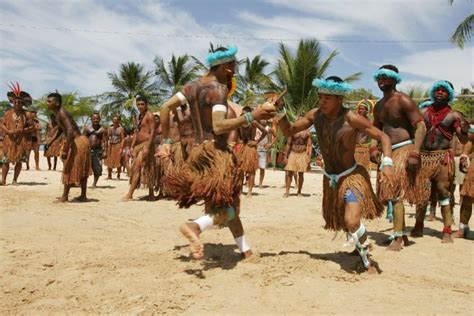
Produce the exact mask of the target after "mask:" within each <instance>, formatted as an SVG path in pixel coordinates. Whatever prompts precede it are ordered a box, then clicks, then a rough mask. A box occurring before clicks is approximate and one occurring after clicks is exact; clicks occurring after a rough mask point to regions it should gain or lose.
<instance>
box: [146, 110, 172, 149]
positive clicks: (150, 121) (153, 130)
mask: <svg viewBox="0 0 474 316" xmlns="http://www.w3.org/2000/svg"><path fill="white" fill-rule="evenodd" d="M146 116H147V117H146V119H147V121H148V131H149V132H150V136H149V137H148V153H150V150H151V148H152V146H153V145H154V140H155V134H156V128H155V117H154V116H153V114H151V112H148V113H147V114H146ZM168 121H169V119H168ZM145 154H146V152H145Z"/></svg>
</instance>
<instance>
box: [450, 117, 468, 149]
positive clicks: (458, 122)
mask: <svg viewBox="0 0 474 316" xmlns="http://www.w3.org/2000/svg"><path fill="white" fill-rule="evenodd" d="M453 115H454V118H455V121H454V129H455V130H456V135H457V136H458V139H459V142H460V143H461V144H466V143H467V141H468V136H467V133H468V131H469V122H468V121H467V120H466V119H465V118H464V117H463V116H462V115H461V113H459V112H457V111H454V113H453Z"/></svg>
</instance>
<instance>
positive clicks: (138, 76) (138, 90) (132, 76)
mask: <svg viewBox="0 0 474 316" xmlns="http://www.w3.org/2000/svg"><path fill="white" fill-rule="evenodd" d="M108 76H109V78H110V80H111V83H112V86H113V87H114V88H115V91H112V92H106V93H104V94H102V95H100V96H98V100H99V103H100V104H101V105H100V113H101V115H102V116H103V117H107V118H109V117H110V116H113V115H115V114H118V115H122V116H125V118H127V117H128V119H130V118H131V117H133V116H136V115H137V109H136V107H135V102H134V101H135V97H136V96H137V95H143V96H145V97H147V98H148V101H149V103H150V104H158V103H159V101H160V92H159V91H158V89H157V85H156V82H154V81H153V72H151V71H145V68H144V66H143V65H140V64H138V63H134V62H128V63H125V64H121V65H120V68H119V71H118V73H108Z"/></svg>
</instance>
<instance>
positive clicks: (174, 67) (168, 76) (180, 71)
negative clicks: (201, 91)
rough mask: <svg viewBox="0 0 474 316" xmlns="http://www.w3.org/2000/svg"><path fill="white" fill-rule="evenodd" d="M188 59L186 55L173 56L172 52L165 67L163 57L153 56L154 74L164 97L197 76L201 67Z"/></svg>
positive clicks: (169, 95) (170, 94)
mask: <svg viewBox="0 0 474 316" xmlns="http://www.w3.org/2000/svg"><path fill="white" fill-rule="evenodd" d="M190 59H191V58H190V57H189V56H188V55H183V56H178V57H175V56H174V54H173V55H172V57H171V61H170V62H168V64H167V66H168V67H166V66H165V63H164V61H163V58H159V57H156V58H155V65H156V68H155V75H156V76H157V77H158V85H159V87H160V89H161V91H162V92H163V93H164V97H165V98H169V97H171V96H172V95H174V94H175V93H176V92H178V91H179V90H181V88H182V87H183V86H184V85H185V84H186V83H188V82H189V81H192V80H194V79H196V78H197V77H198V72H199V71H200V70H201V69H202V68H201V66H200V65H198V64H196V63H194V62H192V61H191V60H190Z"/></svg>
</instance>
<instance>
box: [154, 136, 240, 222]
mask: <svg viewBox="0 0 474 316" xmlns="http://www.w3.org/2000/svg"><path fill="white" fill-rule="evenodd" d="M242 178H243V173H242V170H241V169H240V168H239V165H238V161H237V159H236V157H235V155H234V154H233V152H232V151H231V150H229V149H228V148H218V147H217V146H216V144H215V143H214V142H211V141H208V142H205V143H203V144H200V145H199V146H195V147H193V149H192V151H191V154H190V155H189V158H188V159H187V160H186V162H185V163H184V165H183V166H182V168H179V169H177V168H172V169H171V170H170V172H169V173H168V174H166V175H165V176H164V181H163V182H164V185H165V187H166V191H167V192H168V195H169V196H170V197H171V198H172V199H174V200H176V201H177V202H178V205H179V207H180V208H188V207H190V206H191V205H194V204H197V203H199V202H205V204H206V213H209V214H212V215H216V214H218V213H217V212H218V210H219V208H227V207H229V206H231V205H235V203H238V199H239V195H240V193H241V191H242ZM208 206H212V207H208Z"/></svg>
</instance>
